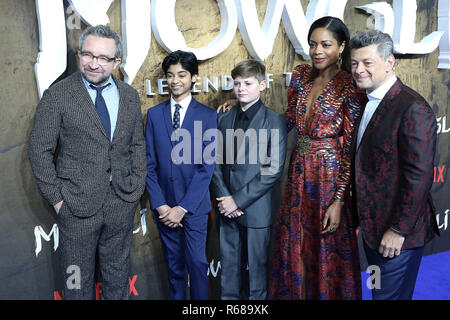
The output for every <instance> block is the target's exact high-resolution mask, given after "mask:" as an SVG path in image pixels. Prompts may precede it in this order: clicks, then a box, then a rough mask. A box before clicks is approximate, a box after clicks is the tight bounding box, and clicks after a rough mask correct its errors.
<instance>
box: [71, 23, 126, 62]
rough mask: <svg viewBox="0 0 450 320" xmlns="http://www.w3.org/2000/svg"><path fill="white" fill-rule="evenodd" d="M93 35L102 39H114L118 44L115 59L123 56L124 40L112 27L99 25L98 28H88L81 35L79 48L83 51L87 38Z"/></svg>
mask: <svg viewBox="0 0 450 320" xmlns="http://www.w3.org/2000/svg"><path fill="white" fill-rule="evenodd" d="M89 35H93V36H96V37H100V38H107V39H114V42H115V43H116V52H115V54H114V57H115V58H119V57H120V55H121V54H122V40H121V39H120V36H119V34H118V33H117V32H115V31H114V30H112V29H111V28H110V27H108V26H105V25H102V24H99V25H96V26H90V27H87V28H86V29H85V30H84V31H83V33H82V34H81V37H80V41H79V43H78V48H79V49H80V51H81V50H83V43H84V40H86V38H87V36H89Z"/></svg>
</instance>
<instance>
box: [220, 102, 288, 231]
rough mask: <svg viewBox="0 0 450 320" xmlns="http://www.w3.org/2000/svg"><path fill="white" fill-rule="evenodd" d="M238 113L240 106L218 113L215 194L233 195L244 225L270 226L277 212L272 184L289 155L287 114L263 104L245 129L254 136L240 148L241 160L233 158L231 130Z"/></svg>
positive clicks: (247, 133) (252, 226) (253, 226)
mask: <svg viewBox="0 0 450 320" xmlns="http://www.w3.org/2000/svg"><path fill="white" fill-rule="evenodd" d="M236 113H237V107H236V108H232V109H231V111H229V112H226V113H223V112H220V114H219V116H218V120H217V127H218V130H219V132H220V133H221V135H219V139H218V151H217V162H216V167H215V170H214V175H213V179H212V182H213V187H214V191H215V195H216V197H223V196H229V195H232V196H233V199H234V201H235V202H236V204H237V206H238V207H239V208H240V209H241V210H243V211H244V214H243V215H242V216H240V217H239V218H237V219H238V222H239V223H240V224H242V225H243V226H245V227H250V228H264V227H268V226H270V225H272V224H273V222H274V218H275V215H276V209H274V208H273V193H274V192H276V190H273V188H272V187H273V185H274V184H275V182H276V181H277V180H278V179H279V178H280V176H281V174H282V172H283V167H284V161H285V158H286V141H287V133H286V121H285V119H284V116H282V115H280V114H278V113H277V112H275V111H273V110H270V109H269V108H267V107H266V106H264V105H261V107H260V108H259V110H258V112H257V113H256V114H255V115H254V117H253V119H252V120H251V122H250V124H249V127H248V129H247V130H246V132H245V133H246V135H247V137H250V136H253V138H245V139H244V140H243V141H244V143H242V144H241V145H240V147H238V149H239V150H238V156H237V159H236V160H237V161H233V160H234V159H233V158H234V157H233V156H232V155H231V152H234V151H233V150H234V147H233V145H232V144H231V140H232V139H231V138H232V136H231V134H232V131H231V130H230V129H233V128H234V121H235V118H236ZM227 129H228V130H227ZM227 131H228V133H227ZM227 134H228V136H227ZM236 135H238V133H236ZM255 135H256V139H257V140H256V141H254V136H255ZM243 148H245V149H243ZM239 152H241V155H244V154H245V159H244V157H242V158H241V157H240V156H239V155H240V154H239ZM255 155H256V157H255ZM227 158H228V159H227ZM239 160H244V161H239ZM233 162H236V163H233ZM239 162H243V163H239Z"/></svg>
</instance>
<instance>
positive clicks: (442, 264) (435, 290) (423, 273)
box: [361, 251, 450, 300]
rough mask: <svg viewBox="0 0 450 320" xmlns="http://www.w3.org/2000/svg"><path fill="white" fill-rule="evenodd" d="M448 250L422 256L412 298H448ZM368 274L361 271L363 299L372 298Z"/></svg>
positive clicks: (449, 284)
mask: <svg viewBox="0 0 450 320" xmlns="http://www.w3.org/2000/svg"><path fill="white" fill-rule="evenodd" d="M449 268H450V251H445V252H441V253H436V254H432V255H429V256H424V257H423V258H422V262H421V264H420V269H419V274H418V275H417V282H416V287H415V290H414V294H413V300H450V270H449ZM368 278H369V274H368V273H366V272H361V280H362V288H363V290H362V296H363V300H372V293H371V292H370V289H368V288H367V285H366V283H367V279H368Z"/></svg>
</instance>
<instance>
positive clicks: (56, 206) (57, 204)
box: [53, 200, 64, 214]
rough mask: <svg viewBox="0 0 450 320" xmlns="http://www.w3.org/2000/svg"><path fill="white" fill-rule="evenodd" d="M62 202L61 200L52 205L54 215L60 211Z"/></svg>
mask: <svg viewBox="0 0 450 320" xmlns="http://www.w3.org/2000/svg"><path fill="white" fill-rule="evenodd" d="M63 202H64V200H61V201H60V202H58V203H56V204H54V205H53V208H54V209H55V211H56V214H59V210H61V206H62V204H63Z"/></svg>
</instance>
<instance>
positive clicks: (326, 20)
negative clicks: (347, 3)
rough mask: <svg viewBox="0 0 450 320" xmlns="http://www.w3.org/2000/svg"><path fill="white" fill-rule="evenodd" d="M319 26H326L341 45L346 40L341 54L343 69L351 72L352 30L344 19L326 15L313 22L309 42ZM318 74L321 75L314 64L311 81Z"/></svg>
mask: <svg viewBox="0 0 450 320" xmlns="http://www.w3.org/2000/svg"><path fill="white" fill-rule="evenodd" d="M318 28H325V29H327V30H328V31H330V32H331V33H332V34H333V36H334V38H335V39H336V41H337V43H338V44H339V46H341V45H342V43H344V42H345V48H344V51H343V52H342V55H341V57H342V65H341V69H344V70H346V71H348V72H351V63H350V46H349V42H350V32H349V31H348V28H347V26H346V25H345V23H344V22H342V20H341V19H339V18H336V17H330V16H326V17H322V18H320V19H317V20H316V21H314V22H313V23H312V25H311V27H310V28H309V32H308V43H309V40H310V39H311V35H312V33H313V32H314V30H316V29H318ZM318 75H319V70H317V69H316V68H314V65H313V70H312V72H311V75H310V77H309V80H310V81H311V80H313V79H314V78H316V77H317V76H318Z"/></svg>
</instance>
